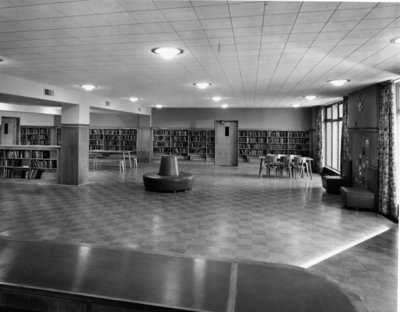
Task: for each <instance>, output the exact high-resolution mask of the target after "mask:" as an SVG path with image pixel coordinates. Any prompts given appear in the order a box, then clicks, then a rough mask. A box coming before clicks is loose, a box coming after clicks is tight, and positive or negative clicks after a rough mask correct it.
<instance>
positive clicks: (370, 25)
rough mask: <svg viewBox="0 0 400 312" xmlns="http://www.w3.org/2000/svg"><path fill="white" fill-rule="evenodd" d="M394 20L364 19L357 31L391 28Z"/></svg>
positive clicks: (358, 25) (356, 28)
mask: <svg viewBox="0 0 400 312" xmlns="http://www.w3.org/2000/svg"><path fill="white" fill-rule="evenodd" d="M393 21H394V19H393V18H390V19H374V20H367V19H364V20H362V21H361V22H360V23H358V24H357V26H356V27H355V30H362V29H382V28H384V27H387V26H390V25H391V24H392V23H393Z"/></svg>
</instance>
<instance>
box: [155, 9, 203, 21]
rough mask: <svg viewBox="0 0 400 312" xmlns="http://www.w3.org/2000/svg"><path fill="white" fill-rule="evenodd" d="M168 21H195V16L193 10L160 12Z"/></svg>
mask: <svg viewBox="0 0 400 312" xmlns="http://www.w3.org/2000/svg"><path fill="white" fill-rule="evenodd" d="M162 13H163V15H164V16H165V17H166V19H167V20H168V21H184V20H196V19H197V15H196V13H195V11H194V9H193V8H178V9H166V10H162Z"/></svg>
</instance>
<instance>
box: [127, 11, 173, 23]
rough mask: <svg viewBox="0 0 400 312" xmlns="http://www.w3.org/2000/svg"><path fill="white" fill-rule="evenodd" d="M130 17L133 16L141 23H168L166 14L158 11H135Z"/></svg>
mask: <svg viewBox="0 0 400 312" xmlns="http://www.w3.org/2000/svg"><path fill="white" fill-rule="evenodd" d="M130 15H132V16H133V17H134V18H135V20H136V21H138V22H139V23H160V22H166V21H167V19H166V18H165V17H164V14H162V12H160V11H156V10H149V11H134V12H130Z"/></svg>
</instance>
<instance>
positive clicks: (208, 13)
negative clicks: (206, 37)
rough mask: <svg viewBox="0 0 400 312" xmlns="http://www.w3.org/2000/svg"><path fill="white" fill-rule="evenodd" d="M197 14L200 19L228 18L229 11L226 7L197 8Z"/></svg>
mask: <svg viewBox="0 0 400 312" xmlns="http://www.w3.org/2000/svg"><path fill="white" fill-rule="evenodd" d="M195 10H196V14H197V16H198V17H199V18H200V19H214V18H228V17H229V9H228V7H227V6H226V5H210V6H201V7H196V8H195Z"/></svg>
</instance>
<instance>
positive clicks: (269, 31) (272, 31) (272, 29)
mask: <svg viewBox="0 0 400 312" xmlns="http://www.w3.org/2000/svg"><path fill="white" fill-rule="evenodd" d="M292 27H293V25H275V26H264V28H263V36H264V35H282V34H289V33H290V32H291V31H292Z"/></svg>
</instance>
